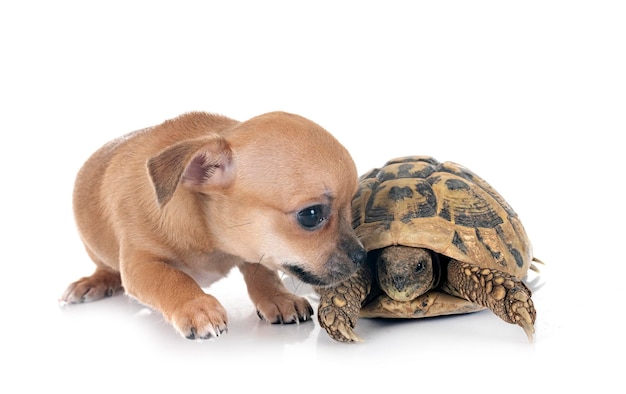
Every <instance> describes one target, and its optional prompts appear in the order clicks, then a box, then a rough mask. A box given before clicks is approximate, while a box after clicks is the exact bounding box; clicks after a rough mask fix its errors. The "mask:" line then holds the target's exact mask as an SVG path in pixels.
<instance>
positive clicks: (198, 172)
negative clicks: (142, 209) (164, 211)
mask: <svg viewBox="0 0 626 394" xmlns="http://www.w3.org/2000/svg"><path fill="white" fill-rule="evenodd" d="M148 173H149V174H150V179H151V180H152V185H153V186H154V190H155V192H156V196H157V200H158V202H159V205H160V206H161V207H163V206H165V204H167V203H168V202H169V201H170V199H171V198H172V196H173V195H174V192H175V191H176V188H177V187H178V185H179V184H181V183H182V184H183V185H184V186H186V187H189V188H190V189H193V190H197V191H207V190H211V189H214V188H215V187H227V186H228V185H230V183H231V182H232V181H233V179H234V171H233V164H232V151H231V150H230V147H229V146H228V143H227V142H226V140H224V139H223V138H222V137H220V136H214V137H211V138H208V139H207V138H203V139H198V140H190V141H183V142H180V143H178V144H176V145H174V146H171V147H169V148H167V149H165V150H164V151H162V152H161V153H159V154H158V155H156V156H154V157H152V158H150V159H149V160H148Z"/></svg>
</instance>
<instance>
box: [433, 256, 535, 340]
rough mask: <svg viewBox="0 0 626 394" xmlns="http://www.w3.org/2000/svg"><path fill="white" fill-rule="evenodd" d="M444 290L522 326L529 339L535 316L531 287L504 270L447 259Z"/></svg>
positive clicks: (506, 320)
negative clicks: (448, 261)
mask: <svg viewBox="0 0 626 394" xmlns="http://www.w3.org/2000/svg"><path fill="white" fill-rule="evenodd" d="M447 273H448V279H447V281H446V282H445V283H444V290H445V291H447V292H450V293H451V294H455V295H458V296H461V297H462V298H465V299H467V300H469V301H471V302H474V303H476V304H479V305H482V306H484V307H487V308H489V309H491V310H492V311H493V313H495V314H496V315H497V316H498V317H500V318H501V319H502V320H504V321H505V322H507V323H511V324H517V325H519V326H521V327H522V328H523V329H524V332H526V335H527V336H528V340H529V341H531V342H532V340H533V334H534V332H535V328H534V324H535V319H536V316H537V312H536V311H535V307H534V305H533V301H532V299H531V295H532V293H531V291H530V289H529V288H528V287H527V286H526V285H525V284H524V282H522V281H521V280H520V279H518V278H516V277H515V276H513V275H510V274H508V273H506V272H503V271H498V270H494V269H489V268H482V267H479V266H477V265H474V264H468V263H462V262H460V261H457V260H450V263H449V264H448V270H447Z"/></svg>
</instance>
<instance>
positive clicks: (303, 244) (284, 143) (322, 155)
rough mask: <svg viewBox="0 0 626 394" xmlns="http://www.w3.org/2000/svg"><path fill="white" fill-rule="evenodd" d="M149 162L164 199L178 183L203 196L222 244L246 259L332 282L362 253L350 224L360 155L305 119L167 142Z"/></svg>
mask: <svg viewBox="0 0 626 394" xmlns="http://www.w3.org/2000/svg"><path fill="white" fill-rule="evenodd" d="M148 168H149V172H150V175H151V179H152V182H153V184H154V186H155V190H156V194H157V198H158V201H159V203H160V204H161V205H162V206H164V205H166V204H168V202H169V200H170V199H172V198H173V196H174V194H175V193H174V192H175V191H176V189H178V188H180V187H183V188H185V189H187V190H188V191H191V192H192V193H195V194H197V195H198V196H199V197H200V198H199V201H200V204H202V205H203V212H205V213H206V215H207V221H208V227H209V228H210V231H212V232H213V234H212V237H213V238H214V239H215V241H216V245H217V247H218V248H220V249H222V250H223V251H225V252H227V253H230V254H233V255H237V256H241V257H242V258H243V259H245V260H246V261H247V262H253V263H254V262H258V263H261V264H264V265H266V266H268V267H270V268H274V269H280V270H284V271H287V272H289V273H291V274H293V275H295V276H296V277H298V278H299V279H301V280H302V281H304V282H306V283H310V284H313V285H316V286H326V285H330V284H333V283H336V282H338V281H341V280H343V279H346V278H347V277H348V276H349V275H351V274H352V273H354V271H356V269H357V267H358V265H359V264H361V263H362V262H363V261H364V259H365V250H364V249H363V246H362V245H361V243H360V242H359V240H358V239H357V237H356V235H355V233H354V231H353V229H352V226H351V206H350V204H351V200H352V197H353V196H354V194H355V192H356V189H357V182H358V180H357V178H358V176H357V171H356V167H355V165H354V162H353V160H352V158H351V156H350V154H349V153H348V151H347V150H346V149H345V148H344V147H343V146H342V145H341V144H340V143H339V142H338V141H337V140H336V139H335V138H334V137H333V136H332V135H331V134H329V133H328V132H327V131H326V130H324V129H323V128H322V127H320V126H319V125H317V124H315V123H313V122H311V121H310V120H307V119H305V118H303V117H300V116H297V115H293V114H287V113H283V112H273V113H269V114H265V115H261V116H258V117H256V118H252V119H250V120H249V121H247V122H243V123H240V124H237V125H236V126H234V127H233V128H231V129H229V130H226V131H224V132H223V133H222V134H220V135H212V136H209V137H207V138H203V139H199V140H193V141H185V142H181V143H180V144H178V145H176V146H174V147H171V148H169V149H166V150H165V151H164V152H162V153H161V154H159V155H158V156H156V157H154V158H152V159H151V160H150V161H149V163H148ZM173 168H177V169H176V170H173Z"/></svg>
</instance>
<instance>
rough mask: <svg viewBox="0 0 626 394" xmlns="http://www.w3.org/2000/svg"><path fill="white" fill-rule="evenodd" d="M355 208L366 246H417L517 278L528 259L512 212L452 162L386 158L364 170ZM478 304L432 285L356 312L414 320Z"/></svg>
mask: <svg viewBox="0 0 626 394" xmlns="http://www.w3.org/2000/svg"><path fill="white" fill-rule="evenodd" d="M352 207H353V208H352V209H353V227H354V228H355V230H356V233H357V236H358V237H359V239H360V240H361V242H362V243H363V245H364V247H365V249H366V250H367V251H368V252H370V251H372V250H375V249H381V248H385V247H388V246H392V245H403V246H409V247H420V248H425V249H430V250H432V251H434V252H436V253H439V254H442V255H445V256H448V257H450V258H452V259H456V260H459V261H461V262H466V263H472V264H476V265H478V266H480V267H483V268H490V269H497V270H500V271H504V272H507V273H509V274H511V275H513V276H515V277H517V278H520V279H521V278H522V277H523V276H524V275H526V273H527V271H528V269H529V268H530V267H531V265H532V261H533V257H532V248H531V244H530V241H529V239H528V237H527V235H526V232H525V230H524V227H523V226H522V223H521V222H520V220H519V218H518V216H517V214H516V213H515V211H513V209H512V208H511V207H510V206H509V204H508V203H507V202H506V201H505V200H504V198H503V197H502V196H501V195H500V194H499V193H498V192H497V191H496V190H495V189H494V188H493V187H491V186H490V185H489V184H488V183H487V182H486V181H484V180H483V179H482V178H480V177H479V176H477V175H476V174H474V173H473V172H472V171H470V170H469V169H467V168H465V167H463V166H462V165H459V164H456V163H453V162H444V163H440V162H439V161H437V160H436V159H434V158H433V157H430V156H409V157H402V158H397V159H394V160H390V161H388V162H387V163H386V164H385V165H384V166H383V167H382V168H375V169H373V170H371V171H369V172H367V173H365V174H364V175H362V176H361V178H360V188H359V191H358V192H357V194H356V196H355V197H354V199H353V205H352ZM533 268H534V267H533ZM381 303H383V304H381ZM481 309H484V308H483V307H480V306H479V305H476V304H473V303H471V302H469V301H466V300H463V299H460V298H457V297H454V296H451V295H449V294H445V293H443V292H439V291H434V290H433V291H429V292H428V293H426V294H424V295H423V296H421V297H418V299H416V300H414V301H413V302H407V303H401V302H397V301H393V300H391V299H389V298H387V297H382V298H380V299H379V300H377V301H376V302H371V303H370V304H369V305H364V307H363V308H362V310H361V312H360V315H361V317H402V318H406V317H412V318H415V317H426V316H437V315H444V314H456V313H467V312H473V311H477V310H481Z"/></svg>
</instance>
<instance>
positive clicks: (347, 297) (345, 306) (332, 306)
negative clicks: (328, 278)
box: [315, 266, 372, 342]
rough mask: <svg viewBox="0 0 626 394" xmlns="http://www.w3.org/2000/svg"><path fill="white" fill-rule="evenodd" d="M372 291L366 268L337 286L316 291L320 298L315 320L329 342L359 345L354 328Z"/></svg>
mask: <svg viewBox="0 0 626 394" xmlns="http://www.w3.org/2000/svg"><path fill="white" fill-rule="evenodd" d="M371 287H372V274H371V272H370V270H369V268H368V267H367V266H362V267H360V268H359V269H358V270H357V272H356V273H355V274H354V275H352V276H351V277H350V278H349V279H347V280H345V281H343V282H341V283H339V284H338V285H335V286H332V287H317V288H315V290H316V291H317V292H318V293H319V295H320V303H319V307H318V309H317V320H318V322H319V324H320V326H321V327H323V328H324V329H325V330H326V332H327V333H328V335H329V336H330V337H331V338H333V339H334V340H336V341H339V342H360V341H361V338H359V336H358V335H356V333H355V332H354V327H355V326H356V322H357V319H358V318H359V312H360V311H361V305H362V303H363V301H364V300H365V298H366V297H367V295H368V294H369V292H370V290H371Z"/></svg>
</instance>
